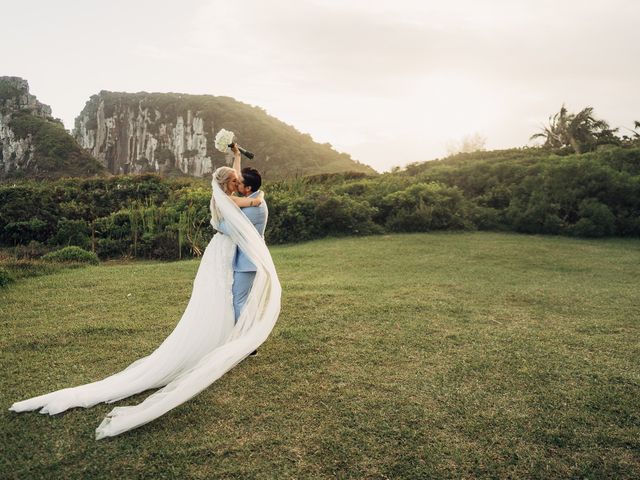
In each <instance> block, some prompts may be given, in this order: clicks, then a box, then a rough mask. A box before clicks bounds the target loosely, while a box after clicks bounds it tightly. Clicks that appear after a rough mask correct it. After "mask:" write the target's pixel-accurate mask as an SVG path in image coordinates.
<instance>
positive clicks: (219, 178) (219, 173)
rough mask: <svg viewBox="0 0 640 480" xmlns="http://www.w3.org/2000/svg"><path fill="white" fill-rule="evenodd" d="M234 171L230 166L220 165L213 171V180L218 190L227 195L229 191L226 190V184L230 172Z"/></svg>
mask: <svg viewBox="0 0 640 480" xmlns="http://www.w3.org/2000/svg"><path fill="white" fill-rule="evenodd" d="M232 173H236V171H235V170H234V169H233V168H231V167H220V168H218V169H216V171H215V172H213V181H214V182H216V183H217V184H218V186H219V187H220V190H222V191H223V192H224V193H226V194H227V195H229V194H230V193H231V192H229V191H228V190H227V184H228V183H229V180H230V179H231V174H232Z"/></svg>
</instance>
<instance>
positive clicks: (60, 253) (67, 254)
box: [42, 246, 100, 265]
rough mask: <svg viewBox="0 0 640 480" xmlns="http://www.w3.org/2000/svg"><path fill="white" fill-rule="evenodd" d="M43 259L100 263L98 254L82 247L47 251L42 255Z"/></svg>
mask: <svg viewBox="0 0 640 480" xmlns="http://www.w3.org/2000/svg"><path fill="white" fill-rule="evenodd" d="M42 259H43V260H47V261H53V262H76V263H89V264H91V265H97V264H98V263H100V261H99V260H98V256H97V255H96V254H95V253H93V252H87V251H86V250H83V249H82V248H80V247H75V246H71V247H64V248H61V249H60V250H56V251H55V252H51V253H47V254H46V255H45V256H43V257H42Z"/></svg>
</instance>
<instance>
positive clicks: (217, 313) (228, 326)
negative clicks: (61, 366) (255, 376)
mask: <svg viewBox="0 0 640 480" xmlns="http://www.w3.org/2000/svg"><path fill="white" fill-rule="evenodd" d="M212 187H213V196H212V201H211V207H212V220H211V223H212V225H213V227H214V228H215V226H216V219H219V218H224V220H225V223H226V226H227V230H228V235H223V234H222V233H217V234H216V235H214V237H213V239H212V240H211V242H210V243H209V245H208V246H207V248H206V249H205V252H204V254H203V256H202V260H201V262H200V266H199V268H198V272H197V274H196V278H195V280H194V283H193V291H192V293H191V298H190V300H189V303H188V305H187V308H186V310H185V312H184V314H183V315H182V318H181V319H180V321H179V322H178V324H177V325H176V327H175V329H174V330H173V332H171V334H170V335H169V336H168V337H167V338H166V339H165V340H164V342H162V344H161V345H160V346H159V347H158V348H157V349H156V350H155V351H154V352H153V353H151V354H150V355H148V356H146V357H143V358H141V359H139V360H137V361H135V362H133V363H132V364H131V365H129V366H128V367H127V368H125V369H124V370H122V371H121V372H119V373H116V374H114V375H111V376H110V377H107V378H105V379H104V380H100V381H97V382H94V383H88V384H86V385H80V386H78V387H73V388H65V389H63V390H58V391H56V392H52V393H48V394H46V395H41V396H39V397H34V398H30V399H28V400H24V401H21V402H16V403H14V404H13V405H12V406H11V408H10V410H13V411H14V412H24V411H29V410H38V409H40V413H48V414H50V415H55V414H56V413H60V412H63V411H65V410H67V409H69V408H73V407H91V406H93V405H95V404H97V403H100V402H106V403H111V402H115V401H117V400H120V399H123V398H126V397H128V396H130V395H134V394H136V393H139V392H142V391H144V390H148V389H152V388H158V387H163V388H162V389H160V390H158V391H157V392H155V393H153V394H152V395H150V396H149V397H147V398H146V399H145V400H144V401H143V402H142V403H140V404H138V405H133V406H126V407H116V408H114V409H113V410H111V412H109V414H108V415H107V416H106V418H105V419H104V420H103V422H102V423H101V424H100V426H98V428H97V429H96V439H101V438H104V437H111V436H115V435H118V434H120V433H123V432H126V431H127V430H131V429H133V428H136V427H139V426H140V425H143V424H145V423H148V422H150V421H152V420H154V419H156V418H158V417H159V416H161V415H163V414H165V413H166V412H168V411H169V410H171V409H172V408H174V407H176V406H178V405H180V404H181V403H184V402H186V401H187V400H189V399H190V398H192V397H193V396H195V395H197V394H198V393H200V392H201V391H202V390H204V389H205V388H207V387H208V386H209V385H211V384H212V383H213V382H214V381H216V380H217V379H218V378H220V377H221V376H222V375H224V374H225V373H226V372H227V371H229V370H230V369H231V368H233V367H234V366H235V365H236V364H238V363H239V362H241V361H242V360H243V359H244V358H245V357H246V356H248V355H249V354H250V353H251V352H252V351H253V350H255V349H256V348H258V346H260V344H262V342H264V341H265V340H266V339H267V337H268V336H269V334H270V333H271V330H272V329H273V327H274V325H275V323H276V320H277V319H278V315H279V313H280V296H281V287H280V282H279V280H278V276H277V274H276V270H275V267H274V265H273V261H272V259H271V255H270V254H269V250H268V249H267V247H266V245H265V243H264V240H263V239H262V237H261V236H260V234H259V233H258V232H257V230H256V229H255V228H254V226H253V225H252V224H251V222H250V221H249V220H248V219H247V217H246V216H245V215H244V214H243V213H242V212H241V211H240V209H239V208H238V207H237V206H236V205H235V203H233V201H231V200H230V199H229V197H228V196H227V195H226V194H225V193H224V192H223V191H222V190H221V189H220V187H219V186H218V185H217V183H216V182H213V183H212ZM215 206H217V208H218V212H217V214H216V213H214V212H215ZM236 245H237V246H238V247H239V248H241V249H242V250H243V251H244V252H245V253H246V254H247V256H248V257H249V258H250V259H251V261H252V262H253V263H254V264H255V265H256V267H257V272H256V277H255V280H254V283H253V287H252V289H251V293H250V294H249V297H248V299H247V303H246V304H245V307H244V309H243V311H242V314H241V315H240V318H238V322H237V323H236V324H235V325H234V313H233V299H232V294H231V287H232V282H233V268H232V262H233V255H234V252H235V246H236Z"/></svg>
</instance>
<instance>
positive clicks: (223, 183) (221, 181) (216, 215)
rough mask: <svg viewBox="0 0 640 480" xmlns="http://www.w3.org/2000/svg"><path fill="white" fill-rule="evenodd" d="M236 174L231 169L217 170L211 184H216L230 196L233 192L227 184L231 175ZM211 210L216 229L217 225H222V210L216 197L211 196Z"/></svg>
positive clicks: (221, 168) (222, 168)
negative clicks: (217, 203)
mask: <svg viewBox="0 0 640 480" xmlns="http://www.w3.org/2000/svg"><path fill="white" fill-rule="evenodd" d="M233 173H236V171H235V170H234V169H233V168H231V167H220V168H217V169H216V171H215V172H213V178H212V179H211V184H212V186H213V183H214V182H215V183H216V184H217V185H218V186H219V187H220V190H222V191H223V192H224V193H226V194H227V195H229V194H230V193H231V192H229V191H228V190H227V184H228V183H229V180H230V179H231V175H232V174H233ZM209 210H210V211H211V224H212V225H213V226H214V228H216V225H218V224H219V223H220V220H221V216H222V215H221V214H220V210H218V207H217V206H216V200H215V198H214V195H213V194H212V195H211V202H210V203H209Z"/></svg>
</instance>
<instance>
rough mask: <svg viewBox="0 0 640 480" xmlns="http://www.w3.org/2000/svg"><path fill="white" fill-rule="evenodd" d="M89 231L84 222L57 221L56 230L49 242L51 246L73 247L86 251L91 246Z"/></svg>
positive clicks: (63, 219) (62, 219)
mask: <svg viewBox="0 0 640 480" xmlns="http://www.w3.org/2000/svg"><path fill="white" fill-rule="evenodd" d="M90 233H91V229H90V228H89V225H87V222H85V221H84V220H69V219H67V218H61V219H60V220H58V230H57V232H56V234H55V235H54V236H53V237H52V238H51V240H50V241H49V242H50V243H51V244H52V245H75V246H76V247H80V248H84V249H87V248H89V246H90V245H91V239H90V238H89V234H90Z"/></svg>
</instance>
